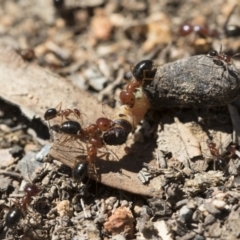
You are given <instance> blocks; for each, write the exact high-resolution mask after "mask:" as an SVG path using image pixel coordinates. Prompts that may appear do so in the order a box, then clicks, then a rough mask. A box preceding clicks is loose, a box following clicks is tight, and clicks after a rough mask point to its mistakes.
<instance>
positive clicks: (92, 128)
mask: <svg viewBox="0 0 240 240" xmlns="http://www.w3.org/2000/svg"><path fill="white" fill-rule="evenodd" d="M113 126H114V122H113V121H111V120H110V119H108V118H103V117H101V118H98V119H97V120H96V123H95V124H91V125H89V126H88V127H86V128H84V129H82V127H81V125H80V124H79V123H78V122H75V121H71V120H70V121H66V122H63V123H62V124H61V125H60V126H59V125H54V126H53V127H51V129H52V130H54V131H56V132H59V133H64V134H67V135H70V137H72V138H75V139H80V141H83V142H86V143H87V144H90V146H87V159H86V160H87V162H89V163H92V162H94V159H95V158H96V156H97V152H98V149H99V148H102V147H103V146H105V142H104V140H103V138H102V137H101V135H102V132H105V131H107V130H109V129H111V128H112V127H113ZM68 140H70V138H68V139H65V141H64V142H66V141H68Z"/></svg>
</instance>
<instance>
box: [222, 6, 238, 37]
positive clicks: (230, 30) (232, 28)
mask: <svg viewBox="0 0 240 240" xmlns="http://www.w3.org/2000/svg"><path fill="white" fill-rule="evenodd" d="M236 8H237V5H234V6H233V9H232V10H231V12H230V13H229V15H228V17H227V20H226V22H225V24H224V32H225V34H226V36H227V37H238V36H240V26H237V25H228V23H229V20H230V18H231V16H232V14H233V13H234V11H235V9H236Z"/></svg>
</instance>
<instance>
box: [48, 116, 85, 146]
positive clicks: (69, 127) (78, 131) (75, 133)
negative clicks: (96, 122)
mask: <svg viewBox="0 0 240 240" xmlns="http://www.w3.org/2000/svg"><path fill="white" fill-rule="evenodd" d="M50 129H52V130H53V131H55V132H57V133H64V134H66V135H67V137H66V138H65V139H64V141H63V142H62V143H64V142H66V141H69V140H70V139H80V140H82V141H84V137H85V135H84V132H83V129H82V126H81V124H80V123H79V122H76V121H72V120H69V121H65V122H63V123H61V125H53V126H51V127H50ZM62 136H64V135H62ZM62 136H61V137H60V139H61V138H62Z"/></svg>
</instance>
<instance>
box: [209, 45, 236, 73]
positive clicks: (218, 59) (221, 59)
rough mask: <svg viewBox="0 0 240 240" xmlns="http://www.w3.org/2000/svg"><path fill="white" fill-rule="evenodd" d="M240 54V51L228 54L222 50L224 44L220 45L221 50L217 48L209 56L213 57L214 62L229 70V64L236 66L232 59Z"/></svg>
mask: <svg viewBox="0 0 240 240" xmlns="http://www.w3.org/2000/svg"><path fill="white" fill-rule="evenodd" d="M239 55H240V53H236V54H234V55H233V56H229V55H227V54H226V53H224V52H223V51H222V45H221V46H220V51H219V52H217V51H216V50H211V51H209V53H208V54H207V56H208V57H210V58H213V62H214V63H215V64H216V65H218V66H222V67H224V68H225V69H226V70H227V71H228V66H231V65H233V66H235V65H234V63H233V60H232V59H233V58H234V57H236V56H239ZM228 74H229V72H228Z"/></svg>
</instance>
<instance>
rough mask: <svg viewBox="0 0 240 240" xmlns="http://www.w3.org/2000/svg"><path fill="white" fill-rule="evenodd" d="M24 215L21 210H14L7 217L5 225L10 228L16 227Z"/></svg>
mask: <svg viewBox="0 0 240 240" xmlns="http://www.w3.org/2000/svg"><path fill="white" fill-rule="evenodd" d="M22 216H23V214H22V211H21V209H19V208H12V209H10V210H9V212H8V213H7V215H6V218H5V223H6V226H7V227H8V228H12V227H15V226H16V225H17V224H18V223H19V221H20V219H21V218H22Z"/></svg>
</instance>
